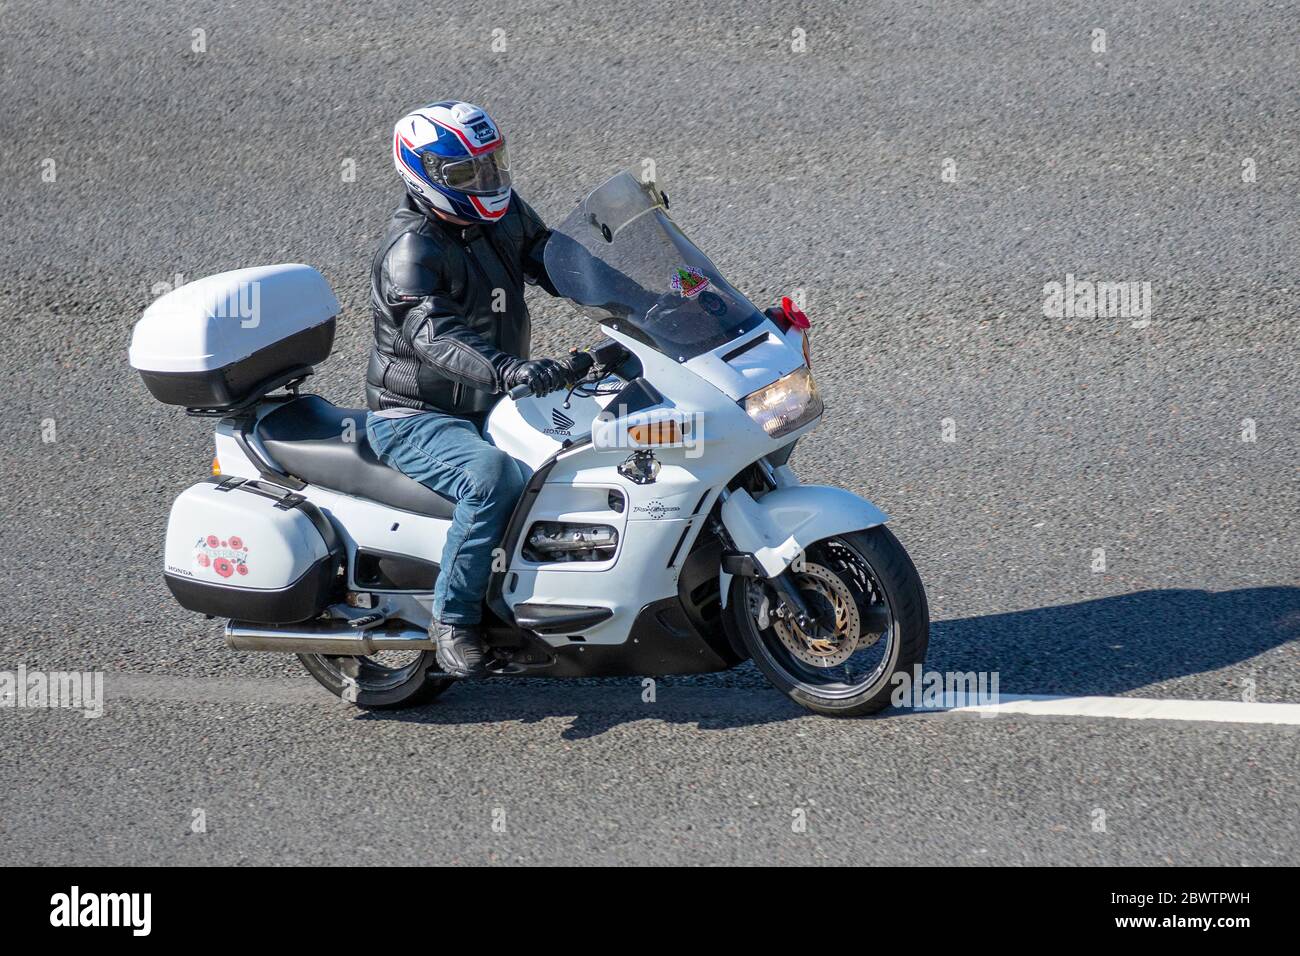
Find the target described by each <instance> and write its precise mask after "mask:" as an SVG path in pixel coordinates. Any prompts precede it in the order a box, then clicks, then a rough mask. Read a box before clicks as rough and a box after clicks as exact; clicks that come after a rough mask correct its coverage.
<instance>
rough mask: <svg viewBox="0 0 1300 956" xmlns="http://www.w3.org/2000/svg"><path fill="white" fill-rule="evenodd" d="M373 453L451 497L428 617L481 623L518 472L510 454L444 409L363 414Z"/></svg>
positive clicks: (520, 485)
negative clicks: (397, 414)
mask: <svg viewBox="0 0 1300 956" xmlns="http://www.w3.org/2000/svg"><path fill="white" fill-rule="evenodd" d="M366 436H367V437H368V438H369V439H370V447H371V448H372V449H374V452H375V454H376V455H377V456H379V460H380V461H382V462H383V463H384V464H386V465H389V466H390V467H393V468H396V469H397V470H398V471H400V472H401V473H402V474H404V475H407V476H409V477H411V478H414V479H415V480H416V481H418V482H420V483H421V484H422V485H425V486H426V487H428V488H432V489H433V490H434V491H436V492H438V493H439V494H440V495H443V496H444V497H447V498H451V499H452V500H453V501H455V502H456V507H455V510H454V512H453V514H452V519H451V530H449V531H448V532H447V543H446V545H445V546H444V547H443V549H442V564H441V565H440V568H439V571H438V583H437V584H436V585H435V586H434V589H433V616H434V619H435V620H437V621H439V622H440V623H442V624H460V625H469V624H477V623H479V619H480V616H481V614H482V605H483V596H484V595H485V594H486V593H487V585H488V578H489V576H490V575H491V573H492V552H493V550H494V549H495V548H496V547H497V545H499V544H500V543H501V537H502V535H504V534H505V530H506V524H507V523H508V522H509V521H510V514H511V512H512V511H514V507H515V503H516V502H517V501H518V500H519V497H520V495H521V494H523V490H524V477H523V474H522V473H521V472H520V470H519V465H518V464H517V463H516V462H515V460H514V459H513V458H511V457H510V456H509V455H507V454H506V453H505V452H503V451H501V450H500V449H499V448H497V447H496V446H494V445H490V444H488V443H487V442H486V441H484V440H483V438H482V436H481V435H479V432H478V429H477V428H475V427H474V423H473V422H471V421H469V420H468V419H465V418H458V417H457V416H455V415H447V414H444V413H442V412H421V413H420V414H418V415H410V416H407V417H405V418H381V417H379V416H378V415H376V414H375V413H374V412H371V413H370V414H369V415H367V416H366Z"/></svg>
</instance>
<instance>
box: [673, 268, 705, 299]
mask: <svg viewBox="0 0 1300 956" xmlns="http://www.w3.org/2000/svg"><path fill="white" fill-rule="evenodd" d="M708 287H709V280H708V279H706V278H705V277H704V273H702V272H701V271H700V270H699V269H696V268H695V267H694V266H687V267H686V268H685V269H680V268H679V269H678V270H677V274H676V275H675V276H673V288H674V289H675V290H676V291H677V292H678V293H679V294H680V295H681V296H682V297H683V298H685V299H693V298H695V297H696V296H697V295H699V294H700V293H701V292H703V291H704V290H705V289H707V288H708Z"/></svg>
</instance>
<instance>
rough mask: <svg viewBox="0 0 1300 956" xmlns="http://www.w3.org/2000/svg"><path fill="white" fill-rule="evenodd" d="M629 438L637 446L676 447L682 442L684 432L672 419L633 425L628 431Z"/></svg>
mask: <svg viewBox="0 0 1300 956" xmlns="http://www.w3.org/2000/svg"><path fill="white" fill-rule="evenodd" d="M627 437H628V438H630V439H632V441H633V442H634V443H635V444H637V445H676V444H679V443H680V442H681V440H682V430H681V428H680V427H679V426H678V424H677V422H675V421H672V420H671V419H670V420H669V421H663V422H647V423H645V424H642V425H632V426H630V427H629V428H628V430H627Z"/></svg>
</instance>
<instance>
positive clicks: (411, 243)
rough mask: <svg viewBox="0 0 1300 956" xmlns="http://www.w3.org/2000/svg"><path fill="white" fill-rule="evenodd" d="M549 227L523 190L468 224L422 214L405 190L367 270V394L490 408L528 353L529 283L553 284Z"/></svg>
mask: <svg viewBox="0 0 1300 956" xmlns="http://www.w3.org/2000/svg"><path fill="white" fill-rule="evenodd" d="M549 237H550V232H549V231H548V230H547V228H546V226H545V225H543V224H542V221H541V219H539V218H538V217H537V214H536V213H535V212H533V210H532V208H531V207H530V206H529V205H528V204H527V203H526V202H524V201H523V199H521V198H520V197H519V195H518V194H514V195H512V196H511V199H510V206H509V209H508V210H507V212H506V214H505V215H504V216H503V217H501V218H500V219H499V220H497V221H496V222H494V223H491V224H484V225H475V226H464V227H462V226H456V225H454V224H452V223H449V222H445V221H443V220H441V219H438V218H436V217H435V216H433V215H426V214H425V212H424V211H423V210H422V209H421V208H420V207H419V206H418V205H417V204H416V203H415V201H414V200H413V199H411V197H410V195H409V194H408V195H407V196H406V197H405V199H404V200H403V202H402V205H401V206H399V207H398V209H397V211H396V212H394V213H393V218H392V219H391V220H390V221H389V223H388V229H387V230H386V232H385V233H384V241H383V243H382V244H381V245H380V247H379V251H378V252H377V253H375V260H374V265H373V268H372V271H371V283H370V305H371V311H372V312H373V314H374V318H375V346H374V349H373V350H372V351H371V353H370V364H369V367H368V368H367V369H366V402H367V404H368V405H369V406H370V407H371V408H372V409H374V410H375V411H380V410H382V409H386V408H399V407H400V408H416V409H421V410H429V409H435V410H439V411H444V412H450V413H452V414H454V415H466V416H470V415H481V414H483V413H485V412H487V411H488V410H489V409H490V408H491V407H492V406H493V405H494V404H495V403H496V401H497V398H496V396H497V395H499V394H500V393H501V392H503V391H506V378H507V376H508V375H509V374H510V372H511V371H512V370H513V368H514V367H515V366H516V365H517V364H518V362H519V361H520V360H522V359H526V358H527V357H528V342H529V334H530V331H531V323H530V321H529V318H528V307H527V306H526V305H524V283H528V284H540V285H541V286H542V287H543V288H545V289H546V290H547V291H548V292H550V293H551V294H552V295H554V294H555V288H554V286H552V285H551V283H550V280H549V279H547V277H546V269H545V267H544V266H543V265H542V249H543V247H544V246H545V245H546V240H547V239H548V238H549Z"/></svg>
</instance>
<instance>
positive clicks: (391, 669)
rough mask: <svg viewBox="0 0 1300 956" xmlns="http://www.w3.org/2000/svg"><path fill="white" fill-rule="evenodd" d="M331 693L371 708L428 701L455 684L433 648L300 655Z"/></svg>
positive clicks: (385, 708)
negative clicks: (360, 654) (441, 667)
mask: <svg viewBox="0 0 1300 956" xmlns="http://www.w3.org/2000/svg"><path fill="white" fill-rule="evenodd" d="M298 660H300V661H302V663H303V666H304V667H306V668H307V670H308V672H309V673H310V674H311V676H312V677H314V678H316V680H317V681H318V682H319V683H320V684H321V686H322V687H324V688H325V689H326V690H328V691H329V692H330V693H332V694H335V695H336V696H338V697H341V698H343V699H344V700H346V701H350V702H351V703H354V704H356V705H357V706H358V707H363V708H366V709H368V710H397V709H400V708H403V707H416V706H418V705H420V704H427V703H428V702H429V701H431V700H433V699H434V698H435V697H437V696H438V695H439V694H441V693H442V692H443V691H445V690H446V689H447V688H448V687H450V686H451V685H452V684H454V683H455V680H454V679H453V678H450V677H447V676H445V675H443V673H442V671H441V670H439V669H438V661H437V657H436V654H435V652H434V651H379V652H377V653H375V654H372V655H371V656H369V657H335V656H332V655H329V654H299V655H298Z"/></svg>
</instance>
